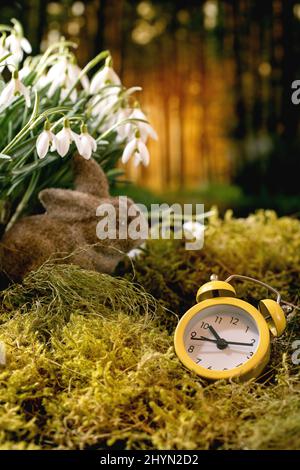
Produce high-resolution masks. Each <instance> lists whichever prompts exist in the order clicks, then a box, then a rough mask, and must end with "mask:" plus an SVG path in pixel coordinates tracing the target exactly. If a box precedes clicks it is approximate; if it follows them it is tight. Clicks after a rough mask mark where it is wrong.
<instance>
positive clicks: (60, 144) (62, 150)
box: [55, 119, 80, 157]
mask: <svg viewBox="0 0 300 470" xmlns="http://www.w3.org/2000/svg"><path fill="white" fill-rule="evenodd" d="M72 142H75V144H76V146H77V149H78V151H79V148H80V142H79V135H78V134H76V132H73V131H72V129H71V128H70V124H69V121H68V119H65V120H64V126H63V128H62V130H61V131H59V132H58V133H57V134H56V142H55V147H56V150H57V153H58V154H59V155H60V156H61V157H65V156H66V155H67V153H68V151H69V149H70V145H71V143H72Z"/></svg>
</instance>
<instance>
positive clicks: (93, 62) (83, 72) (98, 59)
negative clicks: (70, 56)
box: [62, 51, 109, 103]
mask: <svg viewBox="0 0 300 470" xmlns="http://www.w3.org/2000/svg"><path fill="white" fill-rule="evenodd" d="M108 56H109V52H108V51H102V52H100V54H98V55H96V57H94V59H93V60H91V61H90V62H89V63H88V64H86V66H85V67H84V68H83V69H82V70H81V72H80V74H79V75H78V78H77V80H76V82H75V83H74V84H73V86H72V87H71V88H70V90H69V92H68V94H67V95H66V97H65V99H64V100H63V101H62V103H64V102H65V101H66V100H67V99H68V98H69V96H70V95H71V93H72V91H73V90H74V89H75V88H76V86H77V85H78V83H79V82H80V80H81V79H82V77H84V76H85V75H86V74H87V73H88V72H89V71H90V70H91V69H92V68H94V67H95V66H96V65H97V64H98V63H99V62H101V61H102V60H104V59H106V58H107V57H108Z"/></svg>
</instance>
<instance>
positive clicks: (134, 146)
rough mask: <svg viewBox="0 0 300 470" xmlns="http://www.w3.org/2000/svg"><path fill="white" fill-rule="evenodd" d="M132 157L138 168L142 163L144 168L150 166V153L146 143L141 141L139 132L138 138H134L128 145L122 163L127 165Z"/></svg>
mask: <svg viewBox="0 0 300 470" xmlns="http://www.w3.org/2000/svg"><path fill="white" fill-rule="evenodd" d="M131 156H133V157H134V165H135V166H138V165H139V164H140V163H142V164H143V165H144V166H148V165H149V162H150V155H149V151H148V149H147V147H146V145H145V144H144V142H143V141H142V140H141V138H140V136H139V133H138V132H137V133H136V137H134V138H133V139H132V140H131V141H130V142H128V144H127V145H126V147H125V149H124V152H123V155H122V163H127V162H128V160H129V159H130V157H131Z"/></svg>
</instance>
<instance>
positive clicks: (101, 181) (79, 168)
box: [73, 154, 109, 198]
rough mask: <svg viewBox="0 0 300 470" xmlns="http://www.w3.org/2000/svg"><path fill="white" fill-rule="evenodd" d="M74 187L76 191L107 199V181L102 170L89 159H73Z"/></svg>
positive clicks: (76, 157) (77, 156) (75, 157)
mask: <svg viewBox="0 0 300 470" xmlns="http://www.w3.org/2000/svg"><path fill="white" fill-rule="evenodd" d="M73 165H74V186H75V189H76V190H77V191H81V192H83V193H86V194H91V195H93V196H96V197H99V198H103V197H109V186H108V181H107V178H106V176H105V173H104V172H103V170H102V168H101V167H100V165H98V163H97V162H96V161H95V160H94V159H93V158H91V159H90V160H85V159H84V158H83V157H81V156H80V155H78V154H77V155H75V156H74V158H73Z"/></svg>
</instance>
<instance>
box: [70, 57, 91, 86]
mask: <svg viewBox="0 0 300 470" xmlns="http://www.w3.org/2000/svg"><path fill="white" fill-rule="evenodd" d="M67 72H68V77H69V79H70V82H71V83H72V84H73V83H75V82H76V81H77V80H78V79H79V77H80V74H81V72H82V70H81V68H80V67H79V66H78V65H77V64H76V63H75V62H70V63H68V65H67ZM80 83H81V85H82V88H83V89H84V90H85V91H89V88H90V81H89V79H88V77H87V75H82V76H81V77H80Z"/></svg>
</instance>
